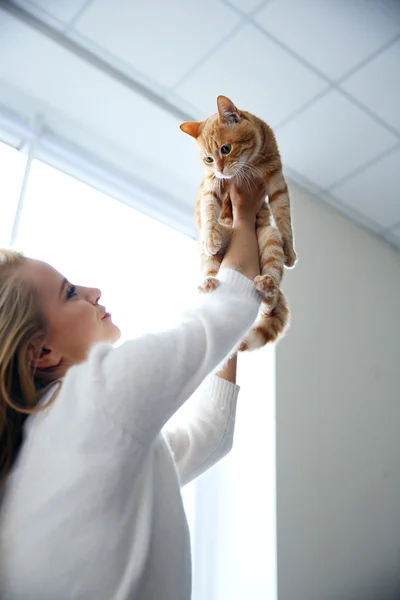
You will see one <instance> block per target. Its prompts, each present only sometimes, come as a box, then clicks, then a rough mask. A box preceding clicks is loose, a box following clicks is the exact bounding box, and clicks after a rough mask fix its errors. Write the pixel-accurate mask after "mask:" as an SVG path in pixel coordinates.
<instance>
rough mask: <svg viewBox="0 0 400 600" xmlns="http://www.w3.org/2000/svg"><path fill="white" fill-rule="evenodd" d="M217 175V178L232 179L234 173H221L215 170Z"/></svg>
mask: <svg viewBox="0 0 400 600" xmlns="http://www.w3.org/2000/svg"><path fill="white" fill-rule="evenodd" d="M215 177H216V178H217V179H232V177H233V175H229V174H228V173H220V172H219V171H215Z"/></svg>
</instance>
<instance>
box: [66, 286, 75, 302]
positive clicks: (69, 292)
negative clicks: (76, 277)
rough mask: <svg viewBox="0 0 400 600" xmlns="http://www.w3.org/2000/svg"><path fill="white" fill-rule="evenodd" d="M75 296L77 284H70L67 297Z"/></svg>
mask: <svg viewBox="0 0 400 600" xmlns="http://www.w3.org/2000/svg"><path fill="white" fill-rule="evenodd" d="M73 296H76V286H75V285H69V286H68V290H67V299H68V300H69V299H70V298H72V297H73Z"/></svg>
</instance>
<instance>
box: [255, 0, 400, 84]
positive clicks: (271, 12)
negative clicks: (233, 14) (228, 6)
mask: <svg viewBox="0 0 400 600" xmlns="http://www.w3.org/2000/svg"><path fill="white" fill-rule="evenodd" d="M380 4H383V8H382V7H380ZM385 4H386V6H384V5H385ZM392 5H393V6H392ZM397 5H398V3H397ZM396 14H399V13H398V12H397V9H396V3H395V2H391V3H390V2H389V3H388V2H382V0H381V1H380V2H376V0H334V1H332V0H301V2H300V1H299V0H271V1H270V2H267V4H266V6H265V8H263V9H262V10H261V11H260V12H259V13H257V15H256V17H255V18H256V20H257V21H258V22H259V23H260V24H261V25H262V26H263V27H264V29H265V30H266V31H268V32H269V33H271V34H272V35H274V36H275V37H277V38H278V39H279V40H281V41H282V42H283V43H284V44H286V45H287V46H289V48H291V49H292V50H293V51H294V52H296V53H297V54H299V55H300V56H302V57H303V58H305V59H306V60H307V61H308V62H309V63H310V64H312V65H314V66H315V67H316V68H317V69H319V70H320V71H321V72H323V73H326V75H328V77H330V78H332V79H337V78H339V77H341V76H343V75H344V74H345V73H348V72H349V71H350V70H351V69H353V68H354V67H355V66H356V65H357V64H359V63H360V62H361V61H363V60H364V59H365V58H366V57H368V56H369V55H371V54H372V53H373V52H375V51H376V50H378V49H379V48H380V47H381V46H382V45H383V44H385V43H387V42H388V41H389V40H390V39H392V38H393V37H394V36H395V35H396V34H397V33H399V31H400V20H399V19H397V22H396V19H395V18H394V17H395V16H396Z"/></svg>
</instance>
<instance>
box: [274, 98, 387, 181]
mask: <svg viewBox="0 0 400 600" xmlns="http://www.w3.org/2000/svg"><path fill="white" fill-rule="evenodd" d="M276 134H277V140H278V144H279V147H280V150H281V154H282V158H283V163H284V165H285V163H286V164H287V165H288V166H289V167H291V168H292V169H295V170H296V171H297V172H299V173H301V174H302V175H304V176H305V177H307V178H308V179H310V180H311V181H312V182H313V183H315V184H316V185H317V186H319V187H321V188H322V189H326V188H328V187H330V186H331V185H333V184H334V183H336V182H337V181H338V180H340V179H343V178H344V177H345V176H346V175H348V174H349V173H351V172H352V171H354V170H355V169H357V168H358V167H361V166H362V165H363V164H364V163H366V162H368V161H370V160H373V159H374V158H375V157H377V156H379V155H381V154H382V153H383V152H385V150H389V148H392V147H394V146H395V145H396V143H397V142H398V140H397V138H396V137H395V136H394V135H392V134H391V133H390V132H388V131H386V129H384V128H383V127H381V126H380V125H378V124H377V123H376V122H375V121H373V120H372V119H371V118H370V117H369V116H368V115H367V114H366V113H364V112H363V111H362V110H360V109H359V108H357V107H356V106H354V105H353V104H352V103H351V102H349V101H348V100H347V99H346V98H345V97H344V96H343V95H342V94H340V93H339V92H336V91H331V92H329V93H328V94H326V95H325V96H323V97H322V98H320V99H319V100H317V102H315V103H314V104H312V105H311V106H310V107H309V108H307V109H306V110H305V111H304V112H302V113H301V114H300V115H299V116H297V117H296V118H295V119H293V120H292V121H290V122H289V123H287V124H286V125H283V126H282V128H279V129H278V131H277V132H276Z"/></svg>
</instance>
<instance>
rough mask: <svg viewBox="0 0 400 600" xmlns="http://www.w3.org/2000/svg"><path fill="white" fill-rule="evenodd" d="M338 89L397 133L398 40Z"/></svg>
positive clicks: (399, 95)
mask: <svg viewBox="0 0 400 600" xmlns="http://www.w3.org/2000/svg"><path fill="white" fill-rule="evenodd" d="M399 6H400V2H399ZM342 87H343V88H344V89H345V90H347V91H348V92H350V94H352V95H353V96H354V97H355V98H357V99H358V100H360V102H362V103H363V104H364V105H365V106H367V107H368V108H370V109H372V110H373V111H375V112H376V114H377V115H379V116H380V117H382V119H384V120H385V121H386V122H387V123H389V125H392V126H393V127H396V128H397V130H398V131H399V132H400V40H399V41H397V42H396V43H395V44H393V45H392V46H391V47H390V48H388V49H387V50H385V52H383V53H382V54H379V56H377V57H376V58H375V59H374V60H372V61H371V62H369V63H368V64H367V65H365V67H363V68H362V69H360V70H359V71H357V72H356V73H355V74H354V75H353V76H351V77H350V78H349V79H348V80H346V81H345V82H344V83H342Z"/></svg>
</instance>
